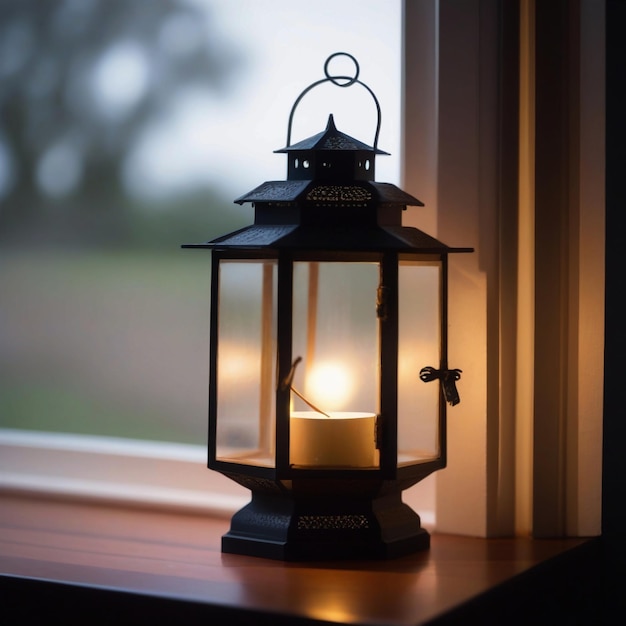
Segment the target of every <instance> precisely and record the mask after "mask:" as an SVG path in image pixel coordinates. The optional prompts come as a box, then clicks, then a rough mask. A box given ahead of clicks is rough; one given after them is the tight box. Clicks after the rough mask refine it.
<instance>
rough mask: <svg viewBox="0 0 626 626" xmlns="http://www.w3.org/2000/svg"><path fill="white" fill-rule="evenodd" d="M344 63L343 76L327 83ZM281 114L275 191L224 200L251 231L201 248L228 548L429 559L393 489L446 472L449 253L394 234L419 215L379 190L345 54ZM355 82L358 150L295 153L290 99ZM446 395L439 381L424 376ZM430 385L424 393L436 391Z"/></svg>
mask: <svg viewBox="0 0 626 626" xmlns="http://www.w3.org/2000/svg"><path fill="white" fill-rule="evenodd" d="M338 55H344V56H347V57H349V58H350V59H352V61H353V62H354V64H355V67H356V73H355V76H354V77H347V76H331V75H330V74H329V71H328V65H329V62H330V61H331V59H332V58H334V57H335V56H338ZM324 72H325V75H326V78H324V79H322V80H319V81H317V82H315V83H313V84H312V85H310V86H309V87H308V88H307V89H305V90H304V91H303V92H302V94H301V95H300V96H299V97H298V99H297V100H296V102H295V103H294V105H293V108H292V110H291V115H290V118H289V124H288V135H287V146H286V147H285V148H283V149H281V150H277V152H281V153H285V154H286V155H287V159H288V176H287V180H286V181H278V182H276V181H273V182H266V183H264V184H262V185H260V186H259V187H257V188H256V189H254V190H253V191H251V192H249V193H247V194H245V195H244V196H241V197H240V198H239V199H237V200H236V202H237V203H239V204H242V203H245V202H250V203H253V204H254V207H255V219H254V224H253V225H252V226H249V227H247V228H243V229H241V230H239V231H236V232H234V233H230V234H228V235H225V236H223V237H220V238H218V239H215V240H213V241H210V242H207V243H203V244H193V245H188V246H184V247H195V248H209V249H211V250H212V279H211V326H210V338H211V351H210V381H209V462H208V466H209V468H211V469H214V470H217V471H219V472H221V473H223V474H225V475H226V476H228V477H230V478H231V479H233V480H235V481H236V482H238V483H240V484H241V485H243V486H244V487H247V488H248V489H250V490H251V492H252V499H251V502H250V503H249V504H248V505H247V506H245V507H244V508H243V509H241V510H240V511H239V512H237V513H236V514H235V515H234V517H233V518H232V521H231V528H230V531H229V532H228V533H227V534H226V535H225V536H224V537H223V539H222V550H223V551H224V552H232V553H238V554H248V555H254V556H261V557H268V558H275V559H284V560H304V559H337V558H389V557H395V556H399V555H402V554H406V553H409V552H413V551H416V550H420V549H424V548H427V547H428V546H429V535H428V533H427V531H426V530H424V529H423V528H422V527H421V524H420V518H419V516H418V515H417V514H416V513H415V512H414V511H413V510H411V509H410V508H409V507H408V506H407V505H406V504H404V503H403V502H402V497H401V492H402V490H404V489H406V488H408V487H410V486H412V485H414V484H415V483H417V482H419V481H420V480H422V479H423V478H425V477H426V476H428V475H429V474H431V473H432V472H434V471H435V470H438V469H440V468H442V467H444V466H445V464H446V402H445V400H448V401H449V402H450V403H451V404H456V403H457V402H458V395H457V393H456V388H455V384H454V382H455V380H457V379H458V377H459V370H450V369H449V368H448V365H447V356H446V326H447V315H446V307H447V296H446V291H447V278H446V277H447V259H448V254H450V253H452V252H471V248H450V247H448V246H446V245H444V244H443V243H441V242H440V241H437V240H436V239H434V238H433V237H430V236H429V235H427V234H426V233H424V232H422V231H420V230H417V229H415V228H409V227H404V226H402V219H401V216H402V211H403V210H404V209H406V207H407V206H423V205H422V203H421V202H420V201H419V200H417V199H416V198H414V197H413V196H411V195H409V194H407V193H405V192H404V191H402V190H401V189H399V188H398V187H396V186H395V185H392V184H388V183H379V182H375V180H374V173H375V158H376V155H377V154H386V153H384V152H383V151H381V150H379V149H378V148H377V143H378V134H379V131H380V122H381V115H380V106H379V103H378V100H377V99H376V96H375V95H374V93H373V92H372V91H371V89H370V88H369V87H367V85H365V84H364V83H362V82H361V81H359V80H358V74H359V66H358V63H357V61H356V60H355V59H354V57H352V56H351V55H347V54H345V53H336V54H334V55H331V57H329V58H328V60H327V61H326V65H325V67H324ZM328 81H330V82H331V83H333V84H335V85H337V86H340V87H349V86H351V85H354V84H358V85H361V86H362V87H364V88H365V89H366V90H367V91H368V92H369V94H370V95H371V96H372V98H373V99H374V102H375V104H376V109H377V112H378V124H377V127H376V136H375V139H374V145H373V146H369V145H366V144H364V143H362V142H361V141H358V140H356V139H354V138H352V137H350V136H348V135H346V134H344V133H342V132H340V131H339V130H337V128H336V126H335V122H334V120H333V116H332V115H330V117H329V120H328V125H327V127H326V129H325V130H324V131H323V132H321V133H319V134H317V135H315V136H313V137H310V138H308V139H305V140H303V141H300V142H299V143H295V144H292V143H291V126H292V120H293V115H294V112H295V110H296V107H297V105H298V103H299V102H300V100H301V98H302V97H303V96H304V95H305V94H306V93H307V92H308V91H309V90H310V89H312V88H313V87H315V86H317V85H319V84H321V83H324V82H328ZM437 380H439V381H440V382H439V383H437V382H436V381H437ZM433 381H435V382H433Z"/></svg>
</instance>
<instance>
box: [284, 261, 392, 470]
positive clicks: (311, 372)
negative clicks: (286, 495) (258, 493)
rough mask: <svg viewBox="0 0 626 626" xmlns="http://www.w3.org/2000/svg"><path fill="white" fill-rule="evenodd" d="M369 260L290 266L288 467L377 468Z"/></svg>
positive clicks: (375, 269)
mask: <svg viewBox="0 0 626 626" xmlns="http://www.w3.org/2000/svg"><path fill="white" fill-rule="evenodd" d="M378 283H379V265H378V264H376V263H338V262H334V263H328V262H311V263H308V262H299V263H295V264H294V306H293V356H294V359H296V358H301V359H302V361H301V362H300V363H299V365H298V366H297V368H296V373H295V376H294V379H293V389H292V390H293V393H292V413H291V416H292V418H291V462H292V464H294V465H299V466H317V467H320V466H324V467H328V466H337V467H339V466H342V467H373V466H376V465H377V464H378V451H377V450H376V447H375V421H376V414H377V413H378V411H379V388H380V380H379V376H380V371H379V370H380V368H379V363H380V356H379V346H380V341H379V334H378V318H377V316H376V295H377V288H378Z"/></svg>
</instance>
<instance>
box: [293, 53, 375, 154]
mask: <svg viewBox="0 0 626 626" xmlns="http://www.w3.org/2000/svg"><path fill="white" fill-rule="evenodd" d="M337 56H346V57H348V58H349V59H352V61H353V62H354V66H355V68H356V72H355V74H354V76H331V75H330V74H329V72H328V65H329V63H330V62H331V60H332V59H334V58H335V57H337ZM360 71H361V69H360V67H359V63H358V61H357V60H356V59H355V58H354V57H353V56H352V55H351V54H348V53H347V52H335V53H333V54H331V55H330V56H329V57H328V58H327V59H326V63H324V74H325V75H326V78H322V79H320V80H318V81H315V82H314V83H311V84H310V85H309V86H308V87H307V88H306V89H305V90H304V91H303V92H302V93H301V94H300V95H299V96H298V97H297V98H296V101H295V102H294V103H293V106H292V107H291V113H290V114H289V124H288V126H287V146H286V147H287V148H288V147H289V146H290V145H291V127H292V124H293V116H294V114H295V112H296V108H297V106H298V104H300V101H301V100H302V98H304V96H305V95H306V94H307V93H309V91H311V90H312V89H313V88H315V87H317V86H318V85H321V84H322V83H328V82H331V83H332V84H333V85H336V86H337V87H351V86H352V85H354V83H358V84H359V85H361V86H362V87H364V88H365V89H367V91H368V92H369V94H370V95H371V96H372V98H373V100H374V104H375V105H376V114H377V120H378V121H377V124H376V133H375V134H374V145H373V148H374V150H376V149H377V148H378V136H379V135H380V123H381V119H382V115H381V112H380V103H379V102H378V98H377V97H376V95H375V94H374V92H373V91H372V90H371V89H370V88H369V87H368V86H367V85H366V84H365V83H363V82H361V81H360V80H359V73H360ZM344 80H345V81H347V82H339V81H344Z"/></svg>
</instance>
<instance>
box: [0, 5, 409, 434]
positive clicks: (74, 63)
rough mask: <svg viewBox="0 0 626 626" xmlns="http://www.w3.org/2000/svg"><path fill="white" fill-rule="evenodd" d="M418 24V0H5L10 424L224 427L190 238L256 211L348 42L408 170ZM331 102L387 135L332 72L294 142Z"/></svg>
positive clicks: (1, 315) (360, 97)
mask: <svg viewBox="0 0 626 626" xmlns="http://www.w3.org/2000/svg"><path fill="white" fill-rule="evenodd" d="M401 41H402V37H401V2H400V0H393V1H385V2H380V0H358V1H357V0H332V1H328V0H317V1H316V2H314V3H310V2H303V1H294V0H254V1H253V0H247V1H245V0H219V1H218V0H204V1H201V0H159V1H155V2H144V1H143V0H128V1H126V2H110V1H108V0H89V1H87V0H50V1H49V2H35V1H23V2H11V3H6V2H5V3H2V4H1V5H0V111H1V112H2V115H0V294H1V296H0V427H5V428H24V429H38V430H45V431H64V432H76V433H94V434H100V435H115V436H124V437H133V438H143V439H157V440H172V441H181V442H190V443H199V442H203V441H205V439H206V413H207V394H208V388H207V380H208V307H209V277H210V271H209V270H210V268H209V264H210V261H209V254H208V253H207V252H206V251H196V250H180V248H179V246H180V244H181V243H187V242H200V241H206V240H208V239H211V238H213V237H215V236H218V235H220V234H223V233H226V232H229V231H232V230H234V229H236V228H239V227H241V226H243V225H246V224H249V223H251V221H252V219H253V212H252V209H251V207H250V206H245V207H239V205H236V204H233V202H232V200H233V199H234V198H236V197H238V196H240V195H242V194H243V193H246V192H247V191H249V190H250V189H252V188H254V187H255V186H257V185H258V184H260V183H262V182H263V181H265V180H281V179H284V178H285V177H286V171H287V163H286V160H285V156H284V155H282V154H273V151H274V150H276V149H279V148H282V147H284V145H285V143H286V139H287V122H288V119H289V113H290V110H291V107H292V104H293V103H294V101H295V100H296V98H297V96H298V95H299V94H300V92H301V91H302V90H303V89H304V88H305V87H307V86H308V85H309V84H311V83H312V82H314V81H316V80H319V79H321V78H323V77H324V74H323V67H324V62H325V60H326V58H327V57H328V56H329V55H330V54H332V53H334V52H337V51H345V52H348V53H350V54H352V55H354V56H355V57H356V58H357V59H358V61H359V63H360V67H361V73H360V76H359V79H360V80H362V81H363V82H364V83H366V84H367V85H368V86H369V87H371V88H372V89H373V91H374V92H375V93H376V95H377V97H378V99H379V101H380V105H381V108H382V113H383V117H382V127H381V133H380V139H379V142H378V145H379V147H380V148H381V149H383V150H385V151H387V152H389V153H391V155H392V156H390V157H380V158H379V159H378V161H377V179H378V180H380V181H386V182H392V183H395V184H397V183H398V180H399V171H400V163H399V158H400V154H399V152H400V141H399V139H400V130H399V124H400V96H401V93H400V92H401V90H400V72H401V61H400V52H401V51H400V47H401ZM344 61H348V60H347V59H344V58H339V59H336V60H335V61H334V62H333V64H331V66H330V70H331V72H332V73H341V74H349V75H350V74H352V73H353V71H354V69H353V67H352V66H351V65H350V63H349V62H348V63H347V64H345V63H344ZM335 62H336V63H337V65H335V64H334V63H335ZM329 113H333V114H334V117H335V122H336V124H337V127H338V128H339V130H341V131H342V132H345V133H348V134H349V135H352V136H354V137H356V138H358V139H360V140H362V141H364V142H366V143H372V142H373V138H374V133H375V129H376V110H375V106H374V104H373V101H372V99H371V96H370V95H369V94H368V92H367V91H366V90H365V89H363V88H360V86H359V85H355V86H354V87H352V88H350V89H340V88H338V87H336V86H333V85H330V84H324V85H320V87H319V88H317V89H315V90H313V91H312V92H310V93H309V94H307V96H306V97H305V98H303V100H302V101H301V103H300V105H299V106H298V109H297V111H296V114H295V116H294V121H293V135H292V141H294V142H295V141H299V140H300V139H303V138H306V137H308V136H310V135H313V134H316V133H318V132H320V131H321V130H323V129H324V128H325V126H326V121H327V119H328V114H329Z"/></svg>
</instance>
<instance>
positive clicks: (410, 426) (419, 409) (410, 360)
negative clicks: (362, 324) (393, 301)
mask: <svg viewBox="0 0 626 626" xmlns="http://www.w3.org/2000/svg"><path fill="white" fill-rule="evenodd" d="M398 280H399V289H398V313H399V317H398V331H399V335H398V337H399V340H398V465H399V466H402V465H408V464H413V463H419V462H424V461H431V460H433V459H436V458H437V457H438V456H439V455H440V444H439V439H440V433H439V403H440V395H441V392H440V389H439V384H436V383H435V382H431V383H423V382H422V381H421V380H420V378H419V373H420V370H421V369H422V368H423V367H426V366H433V367H435V368H439V366H440V362H441V263H440V262H439V261H422V260H403V261H401V262H400V266H399V276H398Z"/></svg>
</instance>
